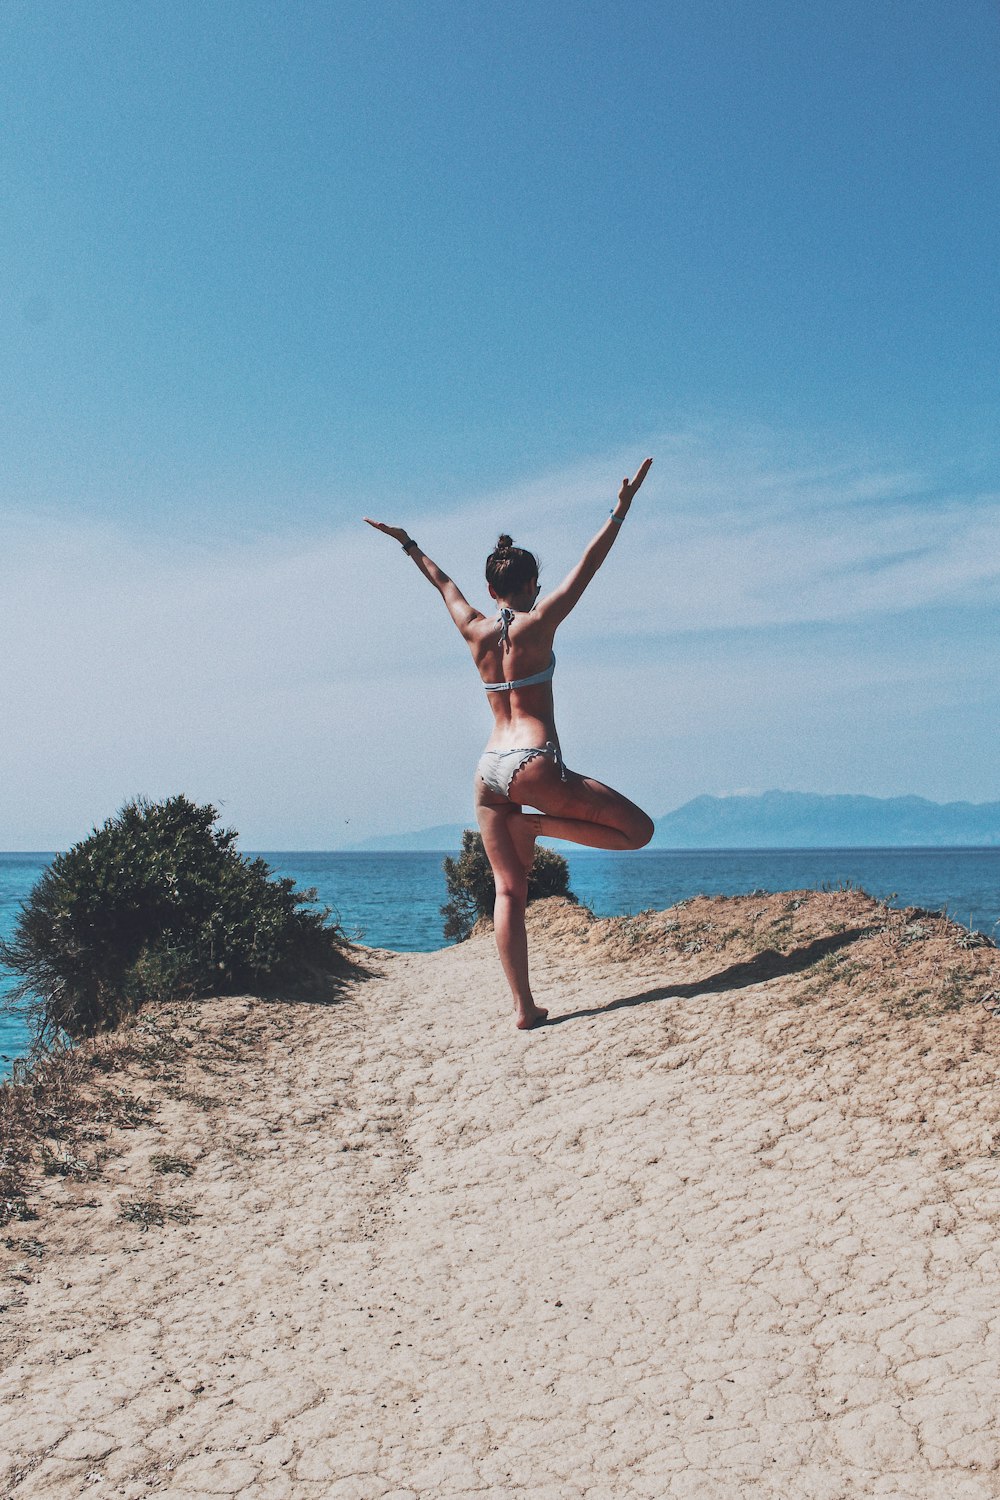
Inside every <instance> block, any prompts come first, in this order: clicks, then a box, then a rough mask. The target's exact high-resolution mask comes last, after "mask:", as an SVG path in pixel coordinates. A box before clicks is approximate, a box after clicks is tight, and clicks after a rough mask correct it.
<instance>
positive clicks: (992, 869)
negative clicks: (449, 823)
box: [0, 845, 1000, 1076]
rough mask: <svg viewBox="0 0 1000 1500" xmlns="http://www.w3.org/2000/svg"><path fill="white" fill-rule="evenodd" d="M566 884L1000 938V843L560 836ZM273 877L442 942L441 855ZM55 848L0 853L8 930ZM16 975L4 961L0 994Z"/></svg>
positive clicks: (633, 907)
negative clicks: (908, 912) (900, 915)
mask: <svg viewBox="0 0 1000 1500" xmlns="http://www.w3.org/2000/svg"><path fill="white" fill-rule="evenodd" d="M559 852H560V853H561V854H563V855H564V856H565V858H566V859H567V861H568V863H569V868H570V886H571V887H572V889H573V891H574V892H575V893H576V895H577V896H578V897H579V899H580V900H581V901H582V902H584V903H585V904H586V905H587V906H589V907H590V908H591V909H592V910H593V911H594V912H595V913H596V914H597V915H598V916H620V915H624V914H627V913H631V912H637V911H643V910H649V909H653V910H657V911H658V910H660V909H662V908H663V907H667V906H673V905H674V904H675V903H676V902H678V901H682V900H684V899H685V898H687V897H689V896H696V895H700V894H708V895H724V896H736V895H741V894H743V893H745V892H747V891H752V890H765V891H786V890H818V889H822V887H823V886H835V885H838V884H841V883H844V882H850V883H851V884H852V885H855V886H861V887H862V888H863V889H864V890H866V891H868V892H869V893H870V894H871V895H873V896H877V897H879V898H880V899H884V900H891V901H892V904H893V905H895V906H924V907H927V908H929V909H931V910H940V909H941V908H945V909H947V911H948V914H949V915H950V916H952V917H954V918H955V920H956V921H959V922H962V923H964V924H965V925H966V926H969V927H975V928H977V929H978V930H979V931H980V932H985V933H986V934H987V936H988V937H991V938H993V939H997V938H998V937H1000V849H996V848H993V849H771V850H768V849H752V850H747V849H734V850H727V849H712V850H704V851H698V850H683V851H674V850H670V849H642V850H639V851H638V852H636V853H633V854H606V853H604V852H602V851H600V850H593V849H574V848H572V847H568V846H566V845H560V846H559ZM263 857H264V858H265V859H266V860H267V862H268V864H269V865H270V866H271V868H272V870H273V871H274V873H275V874H276V875H284V876H290V877H291V878H292V879H293V880H294V881H295V882H296V884H297V885H299V886H300V887H302V888H309V887H313V888H315V890H316V894H317V899H318V900H319V901H320V903H321V904H322V905H324V906H329V907H330V908H331V909H332V911H333V914H334V915H335V916H336V918H337V919H338V920H339V921H340V922H341V924H342V925H343V927H344V928H345V930H346V932H347V933H348V936H350V937H353V938H355V939H357V940H358V941H360V942H364V943H368V944H369V945H371V946H372V947H377V948H394V949H396V950H398V951H400V952H428V951H431V950H433V949H435V948H440V947H442V946H443V944H444V938H443V934H442V918H441V914H440V908H441V906H442V905H443V904H444V902H445V901H446V900H447V891H446V888H445V882H444V872H443V870H442V867H441V862H442V860H443V858H444V856H443V855H442V854H399V853H395V854H341V853H330V854H316V853H299V854H296V853H284V852H282V853H274V852H271V853H267V852H265V853H264V856H263ZM51 858H52V856H51V855H50V854H2V853H0V937H9V936H10V934H11V933H12V931H13V929H14V924H15V923H16V921H17V915H18V912H19V910H20V903H21V902H22V901H23V900H24V898H25V897H26V896H27V895H28V892H29V891H30V890H31V887H32V886H33V885H34V883H35V881H36V880H37V879H38V877H39V876H40V875H41V874H42V872H43V870H44V869H45V868H46V866H47V865H48V863H49V860H50V859H51ZM12 982H13V981H12V976H11V975H10V974H9V972H7V971H5V970H3V969H2V968H0V997H2V996H3V995H4V994H5V993H8V992H9V990H10V988H11V985H12ZM28 1040H29V1039H28V1035H27V1032H26V1029H25V1027H24V1025H23V1023H22V1021H21V1020H20V1018H19V1017H18V1016H17V1015H16V1014H5V1013H2V1012H0V1076H3V1074H4V1073H5V1072H9V1070H10V1062H11V1060H12V1059H13V1058H14V1057H17V1056H20V1055H21V1054H22V1053H23V1052H24V1051H25V1050H26V1049H27V1046H28Z"/></svg>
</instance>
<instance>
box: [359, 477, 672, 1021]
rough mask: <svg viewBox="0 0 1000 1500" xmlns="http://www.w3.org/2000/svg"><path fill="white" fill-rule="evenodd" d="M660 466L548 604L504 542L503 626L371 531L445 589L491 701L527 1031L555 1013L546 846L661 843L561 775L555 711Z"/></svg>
mask: <svg viewBox="0 0 1000 1500" xmlns="http://www.w3.org/2000/svg"><path fill="white" fill-rule="evenodd" d="M651 463H652V459H650V458H647V459H646V460H645V462H644V463H643V464H642V465H641V467H640V468H639V470H638V472H637V474H636V476H635V478H634V479H625V480H624V481H623V482H622V487H621V489H620V491H619V493H618V502H617V504H616V505H614V506H613V507H612V509H611V511H610V513H609V516H608V519H607V520H606V521H605V523H604V525H603V526H602V527H601V529H600V531H598V533H597V535H596V536H595V537H594V538H593V540H592V541H591V542H590V544H589V546H588V547H587V548H586V550H585V552H584V554H583V556H582V558H581V559H580V561H579V562H578V563H577V565H576V567H575V568H573V569H572V570H571V571H570V572H569V573H568V574H567V575H566V577H565V578H564V579H563V581H562V583H561V584H560V585H559V587H558V588H556V589H553V591H552V593H551V594H547V595H546V596H545V598H544V599H541V598H539V592H540V590H539V586H538V563H537V561H536V560H535V558H534V557H533V556H532V555H531V553H530V552H526V551H525V550H524V549H523V548H521V547H515V546H514V545H513V544H512V542H511V539H510V537H509V536H501V537H500V539H499V541H498V542H497V545H496V547H495V548H494V550H493V551H492V552H491V553H490V556H489V557H488V558H487V560H486V582H487V584H488V586H489V591H490V595H491V597H492V598H493V599H494V600H495V602H496V604H497V606H498V613H497V614H495V615H494V614H491V615H484V614H481V613H480V611H479V610H478V609H474V608H473V606H472V605H471V604H469V603H468V601H467V600H466V599H465V597H464V595H463V594H462V593H461V591H460V589H459V588H458V586H457V585H456V584H455V583H453V582H452V580H451V579H450V578H449V577H448V576H447V574H446V573H443V572H442V571H441V569H440V568H439V567H438V566H437V564H436V563H434V562H432V561H431V559H430V558H429V557H428V556H427V555H426V554H425V553H424V552H422V551H421V550H420V547H419V546H418V545H417V543H416V542H415V541H414V540H413V538H412V537H410V536H408V535H407V533H406V532H405V531H404V530H403V529H402V527H399V526H386V525H384V524H383V523H382V522H380V521H372V520H369V519H368V517H367V516H366V517H365V520H366V521H368V525H369V526H374V527H375V529H376V531H382V532H384V533H385V535H386V536H391V537H392V538H393V539H394V540H395V541H397V542H399V543H400V545H401V546H402V548H403V551H404V552H406V553H407V554H408V556H409V557H411V558H412V559H413V561H414V562H415V563H416V565H417V567H418V568H419V569H420V571H421V573H422V574H423V575H424V577H425V578H426V579H427V581H428V582H429V583H431V584H433V585H434V587H435V588H436V589H437V591H438V593H439V594H440V595H441V598H442V599H443V600H444V603H445V605H446V606H447V609H448V613H449V614H450V615H451V618H452V619H453V620H454V622H455V624H456V626H457V627H458V629H459V630H460V631H461V633H462V635H463V636H464V638H465V641H466V643H467V645H468V646H469V649H470V650H471V652H472V656H473V660H474V661H475V663H476V666H477V668H478V669H479V675H480V677H481V678H482V680H483V687H484V688H485V689H486V692H487V694H488V695H489V702H490V706H491V708H492V709H493V720H494V723H493V733H492V734H491V735H490V738H489V742H488V744H487V746H486V749H485V751H484V752H483V755H482V758H481V759H480V761H479V765H478V767H477V768H476V783H475V799H476V816H477V818H478V821H479V828H480V832H481V833H482V836H483V844H484V846H485V849H486V853H487V856H488V858H489V861H490V865H491V866H492V869H493V876H494V880H495V882H496V905H495V907H494V911H493V925H494V929H495V932H496V940H497V949H498V950H499V954H500V962H501V963H502V965H503V970H504V973H505V974H506V976H507V981H508V983H509V985H510V988H511V993H512V994H513V996H514V1009H515V1015H516V1021H517V1025H518V1027H519V1028H520V1029H521V1030H522V1031H523V1030H527V1029H529V1028H530V1027H532V1026H539V1025H541V1023H542V1022H543V1021H544V1020H545V1018H546V1016H547V1014H548V1012H547V1011H545V1010H542V1009H541V1008H540V1007H539V1006H537V1005H536V1004H535V1001H534V998H533V996H532V993H531V986H530V984H529V982H528V940H527V935H526V932H525V925H524V910H525V906H526V903H527V896H528V871H529V870H530V869H531V863H532V860H533V859H534V851H535V840H536V838H539V837H541V838H549V839H566V840H568V841H569V842H570V843H573V844H585V845H586V846H587V847H588V848H591V849H641V848H642V847H643V845H644V844H648V843H649V840H650V839H651V838H652V836H653V822H652V819H651V818H649V817H647V815H646V814H645V813H644V812H643V811H642V809H641V808H639V807H636V805H635V803H634V802H630V801H629V800H628V798H627V797H623V796H622V795H621V793H620V792H615V791H612V789H611V787H609V786H604V785H603V784H602V783H601V782H599V781H594V780H592V778H591V777H589V776H581V775H578V773H577V772H576V771H570V770H568V769H567V767H566V766H565V765H564V764H563V759H562V753H561V751H560V748H559V737H558V735H557V733H556V725H555V718H554V713H553V706H552V674H553V672H554V670H555V664H556V659H555V654H554V652H553V650H552V642H553V639H554V637H555V633H556V630H557V629H558V627H559V625H560V624H561V623H562V621H563V620H565V618H566V616H567V615H568V614H569V612H570V610H572V609H573V608H574V606H575V605H576V604H577V603H578V601H579V599H580V597H581V595H582V594H583V591H584V589H585V588H586V587H587V585H588V583H589V582H590V580H591V579H592V578H593V577H594V574H595V573H596V572H597V570H598V568H599V567H600V566H601V564H602V562H603V561H604V559H605V558H606V557H607V555H608V553H609V552H610V551H611V548H612V547H613V546H614V543H615V539H616V538H617V536H618V532H619V529H620V527H621V523H622V522H623V521H624V519H625V517H626V516H627V515H628V511H629V507H630V506H631V504H632V501H633V499H634V498H635V494H636V491H637V490H638V488H639V486H640V485H641V484H642V481H643V480H644V479H645V477H646V475H647V473H648V472H649V466H650V464H651ZM525 808H536V809H538V810H537V811H534V812H526V811H525V810H524V809H525Z"/></svg>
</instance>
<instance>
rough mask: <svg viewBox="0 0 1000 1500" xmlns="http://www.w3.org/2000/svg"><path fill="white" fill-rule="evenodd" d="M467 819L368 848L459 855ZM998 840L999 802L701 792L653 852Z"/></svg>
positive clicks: (673, 818) (667, 817) (675, 816)
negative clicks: (656, 850)
mask: <svg viewBox="0 0 1000 1500" xmlns="http://www.w3.org/2000/svg"><path fill="white" fill-rule="evenodd" d="M469 826H473V825H471V824H463V823H441V824H438V825H437V826H436V827H434V828H423V829H420V830H419V831H417V832H415V833H394V834H386V835H384V836H383V837H381V838H374V839H368V840H367V841H366V842H365V843H363V844H359V845H358V846H357V847H358V849H359V850H363V851H372V852H377V851H380V850H381V851H385V852H392V851H397V852H405V851H408V850H412V851H416V850H426V851H428V852H433V851H438V852H441V853H453V852H454V851H455V850H456V849H459V848H460V847H461V844H462V830H463V828H466V827H469ZM948 845H953V846H962V845H966V846H969V845H971V846H973V847H980V846H997V845H1000V802H978V803H977V802H928V801H927V799H926V798H925V797H851V796H820V795H818V794H817V793H814V792H763V793H761V794H760V795H759V796H754V797H744V796H735V797H708V796H704V797H695V798H693V800H692V801H690V802H685V803H684V805H683V807H678V808H676V809H675V810H674V811H673V812H669V813H664V815H663V816H662V817H661V818H657V820H656V833H655V835H654V837H653V842H652V845H651V847H652V848H654V849H864V848H877V849H878V848H882V849H905V848H914V847H919V846H925V847H927V846H930V847H939V848H940V847H947V846H948Z"/></svg>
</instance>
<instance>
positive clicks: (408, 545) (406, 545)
mask: <svg viewBox="0 0 1000 1500" xmlns="http://www.w3.org/2000/svg"><path fill="white" fill-rule="evenodd" d="M399 545H400V546H401V547H402V549H403V551H404V552H405V553H406V555H407V557H409V555H410V548H411V547H415V546H416V545H417V544H416V542H415V541H414V540H413V538H412V536H411V537H410V540H409V541H408V542H400V544H399Z"/></svg>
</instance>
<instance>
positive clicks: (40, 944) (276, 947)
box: [0, 797, 347, 1041]
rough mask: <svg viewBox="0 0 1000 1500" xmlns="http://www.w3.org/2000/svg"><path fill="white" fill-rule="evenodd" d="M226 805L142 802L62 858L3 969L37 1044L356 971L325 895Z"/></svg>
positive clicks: (5, 955)
mask: <svg viewBox="0 0 1000 1500" xmlns="http://www.w3.org/2000/svg"><path fill="white" fill-rule="evenodd" d="M217 816H218V815H217V813H216V810H215V808H214V807H210V806H205V807H199V806H196V804H195V803H193V802H190V801H189V800H188V799H187V798H186V797H171V798H169V799H168V800H167V801H164V802H158V803H150V802H146V801H141V800H140V801H137V802H130V803H129V804H128V805H127V806H125V807H123V808H122V810H121V812H120V813H118V814H117V816H116V817H114V818H110V819H109V820H108V821H107V822H106V823H105V824H104V825H103V827H101V828H98V829H95V830H94V832H93V833H92V834H91V835H90V836H89V838H86V839H84V840H83V841H82V842H81V843H79V844H76V845H75V846H74V847H73V848H72V849H70V850H69V852H68V853H66V854H60V855H58V856H57V857H56V859H54V860H53V862H52V864H51V865H50V866H49V868H48V870H46V872H45V874H44V875H43V876H42V877H41V879H40V880H39V881H38V882H37V883H36V884H35V886H34V888H33V889H32V891H31V894H30V895H29V896H28V899H27V900H26V901H25V902H24V904H23V906H22V909H21V915H20V917H19V919H18V923H17V927H16V929H15V933H14V936H13V938H12V939H11V940H10V941H9V942H0V961H3V962H4V963H5V964H7V965H8V966H9V967H10V968H11V969H13V970H14V972H15V973H16V974H18V975H19V976H20V982H19V984H18V985H17V986H16V988H15V990H14V992H13V995H12V997H11V998H12V1000H13V1002H14V1003H15V1004H16V1003H18V1002H19V1001H20V1002H23V1001H27V1002H28V1017H29V1021H30V1022H31V1023H32V1025H33V1028H34V1031H35V1034H36V1039H37V1040H39V1041H41V1040H44V1039H45V1038H46V1036H51V1035H53V1034H57V1033H58V1032H60V1031H62V1032H66V1033H68V1034H69V1035H70V1036H71V1037H79V1036H87V1035H91V1034H92V1033H94V1032H96V1031H98V1030H100V1029H102V1028H104V1027H106V1026H112V1025H114V1024H116V1023H117V1022H118V1021H119V1020H121V1019H122V1017H124V1016H126V1015H128V1014H130V1013H132V1012H134V1011H136V1010H138V1009H139V1007H140V1006H141V1005H143V1004H145V1003H146V1002H148V1001H155V1000H166V999H174V998H177V997H179V996H185V995H187V996H195V995H208V994H234V993H239V992H241V991H244V990H251V991H256V992H260V991H261V990H262V989H268V988H270V987H271V986H273V985H275V984H278V983H281V984H289V983H296V982H301V981H304V980H307V979H310V978H316V977H318V976H319V975H322V974H330V973H332V972H334V971H335V970H336V969H338V968H340V969H342V968H343V967H344V958H345V949H346V946H347V945H346V943H345V940H344V938H343V935H342V934H341V932H340V931H339V929H338V928H337V927H335V926H331V925H329V924H328V923H327V918H328V916H329V912H328V911H325V910H303V909H302V908H303V907H306V906H309V905H310V904H311V903H312V902H313V901H314V900H315V892H314V891H297V890H296V889H295V883H294V881H292V880H278V879H274V878H272V876H271V871H270V868H269V866H268V865H267V864H266V863H265V862H264V860H262V859H248V858H246V857H245V856H243V855H241V854H238V853H237V851H236V849H235V848H234V847H233V845H234V843H235V840H236V834H235V833H234V832H232V831H230V830H222V829H218V828H216V827H215V826H214V824H215V821H216V818H217Z"/></svg>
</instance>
